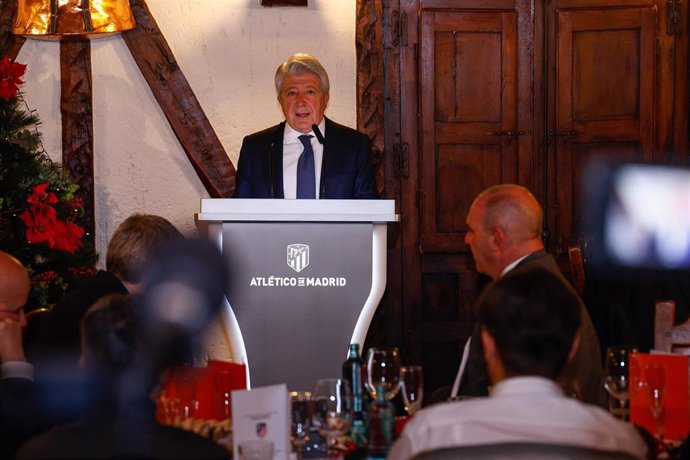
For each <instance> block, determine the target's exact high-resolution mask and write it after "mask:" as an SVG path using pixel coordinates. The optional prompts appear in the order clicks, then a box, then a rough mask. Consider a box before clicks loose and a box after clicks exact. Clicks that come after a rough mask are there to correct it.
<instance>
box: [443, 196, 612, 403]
mask: <svg viewBox="0 0 690 460" xmlns="http://www.w3.org/2000/svg"><path fill="white" fill-rule="evenodd" d="M542 221H543V211H542V208H541V205H540V204H539V202H538V201H537V200H536V198H534V196H533V195H532V194H531V193H530V192H529V190H527V189H526V188H524V187H521V186H519V185H515V184H503V185H496V186H493V187H490V188H488V189H487V190H485V191H483V192H482V193H480V194H479V195H478V196H477V198H476V199H475V200H474V202H473V203H472V206H471V207H470V211H469V213H468V215H467V227H468V230H467V234H466V235H465V243H467V245H468V246H469V247H470V250H471V251H472V256H473V257H474V261H475V264H476V267H477V271H479V272H480V273H483V274H485V275H488V276H489V277H491V278H492V279H494V280H497V279H499V278H501V277H502V276H504V275H505V274H507V273H508V272H511V273H512V272H520V271H522V270H526V269H530V268H533V267H541V268H544V269H546V270H548V271H549V272H551V273H553V274H554V275H555V276H556V277H557V278H558V279H559V280H560V281H561V288H562V289H563V290H564V291H565V292H566V293H567V295H569V296H573V297H575V298H577V301H578V302H579V304H580V313H581V316H582V319H581V325H580V331H579V336H580V346H579V348H578V351H577V353H576V354H575V356H574V358H573V359H572V360H571V361H570V362H569V363H568V365H566V366H565V368H564V369H563V372H562V374H561V377H563V378H565V379H571V380H573V379H574V380H576V381H577V382H578V383H579V385H580V388H581V398H582V400H583V401H584V402H587V403H591V404H597V405H599V406H602V407H606V405H607V403H606V401H607V400H606V393H605V391H604V387H603V370H602V365H601V350H600V347H599V339H598V338H597V334H596V331H595V330H594V326H593V325H592V320H591V319H590V317H589V314H588V313H587V308H586V307H585V305H584V304H583V303H582V301H581V300H580V299H579V297H578V296H577V294H576V293H575V291H574V290H573V289H572V287H571V286H570V284H569V283H568V281H567V280H566V279H565V277H564V276H563V274H562V273H561V271H560V270H559V268H558V265H557V264H556V261H555V259H554V258H553V256H551V255H550V254H548V253H547V252H546V251H545V250H544V244H543V242H542V239H541V236H542ZM465 349H466V350H467V351H466V356H467V360H466V362H467V364H466V366H465V368H464V370H463V369H462V367H463V366H462V365H461V369H460V370H459V372H458V376H457V377H456V381H455V384H454V388H453V390H452V391H451V392H450V395H451V397H456V396H458V395H460V396H463V395H464V396H485V395H487V394H488V387H489V385H490V382H489V376H488V374H487V370H486V362H485V361H484V356H483V351H482V342H481V339H480V327H479V325H477V326H475V329H474V332H473V334H472V337H471V339H470V342H469V348H468V347H465ZM458 390H459V391H458ZM439 391H440V390H439ZM434 399H436V400H439V399H441V397H440V396H439V395H438V394H436V395H434Z"/></svg>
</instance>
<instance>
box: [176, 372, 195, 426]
mask: <svg viewBox="0 0 690 460" xmlns="http://www.w3.org/2000/svg"><path fill="white" fill-rule="evenodd" d="M176 384H177V394H178V396H179V398H180V406H181V407H180V409H181V410H182V414H181V415H182V417H181V418H182V421H185V420H188V419H192V418H194V416H195V415H196V411H197V409H199V398H198V395H197V382H196V378H194V376H193V375H189V374H182V375H180V377H179V380H178V381H177V382H176Z"/></svg>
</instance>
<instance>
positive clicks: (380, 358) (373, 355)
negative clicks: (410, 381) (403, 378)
mask: <svg viewBox="0 0 690 460" xmlns="http://www.w3.org/2000/svg"><path fill="white" fill-rule="evenodd" d="M367 387H368V389H369V393H370V394H371V397H372V398H373V399H374V400H378V401H382V400H390V399H393V397H394V396H395V395H396V394H397V393H398V389H399V388H400V354H399V352H398V349H397V348H370V349H369V354H368V356H367Z"/></svg>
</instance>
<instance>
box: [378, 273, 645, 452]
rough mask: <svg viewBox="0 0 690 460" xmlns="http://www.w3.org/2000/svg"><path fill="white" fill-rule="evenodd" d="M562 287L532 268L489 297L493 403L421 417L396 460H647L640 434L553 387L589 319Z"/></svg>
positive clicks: (486, 314) (481, 303)
mask: <svg viewBox="0 0 690 460" xmlns="http://www.w3.org/2000/svg"><path fill="white" fill-rule="evenodd" d="M561 284H562V283H561V280H560V279H559V278H558V277H556V276H555V275H554V274H552V273H550V271H548V270H546V269H543V268H540V267H533V268H530V269H525V270H521V271H516V272H512V273H509V274H507V275H505V276H503V277H501V278H499V279H498V280H497V281H494V282H493V283H492V284H491V285H489V286H488V287H487V288H486V290H485V291H484V292H483V293H482V294H481V296H480V298H479V300H478V302H477V308H478V313H479V324H480V340H481V342H482V344H483V348H482V350H483V354H484V359H485V361H486V367H487V370H488V374H489V378H490V380H491V384H492V387H491V392H490V396H489V397H488V398H485V397H481V398H473V399H467V400H463V401H454V402H447V403H443V404H438V405H434V406H431V407H428V408H426V409H423V410H422V411H420V412H419V413H418V414H416V415H415V417H414V418H413V419H412V420H411V421H410V422H409V423H408V424H407V425H406V426H405V429H404V431H403V433H402V435H401V437H400V438H399V439H398V440H397V441H396V443H395V444H394V445H393V447H392V449H391V452H390V454H389V456H388V458H389V459H392V460H404V459H408V458H425V455H429V458H454V457H453V455H456V456H459V455H460V454H461V453H463V450H462V449H463V448H464V449H467V450H465V451H464V454H465V455H467V457H463V458H471V457H472V455H471V453H472V452H474V454H476V455H479V454H480V453H483V454H484V456H483V457H481V458H491V455H492V454H496V455H499V454H502V455H504V457H505V458H513V456H514V458H533V457H534V456H535V455H536V454H540V455H541V456H540V457H539V458H621V457H624V458H645V455H646V451H647V446H646V444H645V443H644V441H643V440H642V438H641V437H640V435H639V434H638V432H637V431H636V430H635V428H634V427H633V426H632V425H630V424H628V423H625V422H623V421H620V420H618V419H616V418H614V417H613V416H611V415H610V414H609V413H608V412H607V411H605V410H604V409H602V408H600V407H597V406H594V405H589V404H584V403H581V402H579V401H577V400H576V399H574V398H570V397H568V396H566V395H565V394H564V393H563V390H562V389H561V387H560V386H559V385H558V384H557V383H556V382H555V381H554V380H555V379H556V377H557V376H558V375H560V373H561V371H562V369H563V368H564V366H565V365H566V364H567V363H568V362H569V361H571V360H572V359H573V358H574V356H575V355H576V353H577V349H578V346H579V344H580V337H579V332H578V331H579V330H580V321H581V317H582V316H581V306H580V303H579V301H578V300H577V298H576V297H573V296H571V295H569V293H568V292H566V291H565V290H564V289H563V287H562V286H561ZM492 449H494V450H492ZM444 451H445V452H446V453H447V454H448V455H446V456H445V457H444V456H443V455H440V454H442V453H443V452H444ZM433 452H436V453H438V454H439V455H438V456H437V457H435V456H434V455H431V454H430V453H433ZM521 455H522V456H521ZM548 455H551V456H550V457H549V456H548ZM504 457H501V458H504Z"/></svg>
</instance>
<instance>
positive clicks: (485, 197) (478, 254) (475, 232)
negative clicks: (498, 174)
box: [465, 184, 544, 279]
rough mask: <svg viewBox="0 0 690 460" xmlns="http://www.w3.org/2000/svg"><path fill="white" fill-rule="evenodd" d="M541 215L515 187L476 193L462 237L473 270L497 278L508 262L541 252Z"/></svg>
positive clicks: (536, 204)
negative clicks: (464, 233)
mask: <svg viewBox="0 0 690 460" xmlns="http://www.w3.org/2000/svg"><path fill="white" fill-rule="evenodd" d="M542 215H543V213H542V209H541V206H540V205H539V202H538V201H537V200H536V198H534V196H533V195H532V194H531V193H530V192H529V190H527V189H526V188H524V187H521V186H519V185H515V184H503V185H496V186H493V187H490V188H488V189H486V190H484V191H483V192H482V193H480V194H479V195H478V196H477V198H475V200H474V202H473V203H472V206H471V207H470V212H469V213H468V214H467V233H466V235H465V243H466V244H467V245H468V246H469V247H470V250H471V251H472V256H473V257H474V261H475V264H476V266H477V270H478V271H479V272H480V273H484V274H486V275H489V276H490V277H491V278H494V279H497V278H498V277H499V276H500V275H501V273H502V272H503V269H504V268H505V267H507V266H508V265H509V264H510V263H511V262H513V261H515V260H517V259H519V258H520V257H522V256H526V255H528V254H531V253H532V252H535V251H538V250H540V249H543V247H544V246H543V244H542V241H541V231H542Z"/></svg>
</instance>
